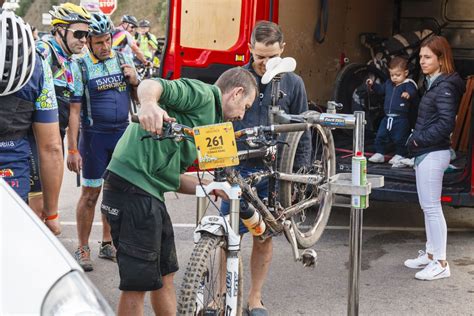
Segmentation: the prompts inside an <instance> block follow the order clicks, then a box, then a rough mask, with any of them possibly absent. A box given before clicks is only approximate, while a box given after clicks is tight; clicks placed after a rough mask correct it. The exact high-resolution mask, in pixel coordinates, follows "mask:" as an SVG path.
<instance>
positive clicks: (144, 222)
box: [101, 171, 178, 291]
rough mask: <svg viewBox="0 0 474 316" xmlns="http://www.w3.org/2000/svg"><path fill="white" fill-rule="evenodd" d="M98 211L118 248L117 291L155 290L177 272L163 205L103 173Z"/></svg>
mask: <svg viewBox="0 0 474 316" xmlns="http://www.w3.org/2000/svg"><path fill="white" fill-rule="evenodd" d="M104 179H105V182H104V195H103V200H102V205H101V211H102V213H103V214H105V215H106V216H107V220H108V222H109V224H110V227H111V233H112V239H113V242H114V246H115V247H116V249H117V262H118V266H119V273H120V286H119V288H120V290H122V291H154V290H158V289H160V288H161V287H162V286H163V282H162V276H164V275H167V274H170V273H173V272H176V271H178V259H177V257H176V247H175V243H174V232H173V226H172V223H171V219H170V217H169V214H168V212H167V210H166V206H165V204H164V203H163V202H162V201H160V200H158V199H157V198H155V197H154V196H152V195H151V194H149V193H147V192H145V191H143V190H141V189H140V188H138V187H136V186H135V185H133V184H131V183H129V182H127V181H126V180H124V179H123V178H121V177H119V176H117V175H115V174H113V173H112V172H110V171H106V173H105V175H104Z"/></svg>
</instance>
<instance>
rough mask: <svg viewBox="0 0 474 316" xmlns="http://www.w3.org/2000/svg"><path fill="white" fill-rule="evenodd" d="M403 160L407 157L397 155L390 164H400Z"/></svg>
mask: <svg viewBox="0 0 474 316" xmlns="http://www.w3.org/2000/svg"><path fill="white" fill-rule="evenodd" d="M402 159H405V157H403V156H400V155H395V156H393V157H392V159H390V160H389V161H388V163H389V164H391V165H393V164H395V163H397V162H399V161H400V160H402Z"/></svg>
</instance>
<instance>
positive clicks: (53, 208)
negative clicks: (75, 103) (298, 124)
mask: <svg viewBox="0 0 474 316" xmlns="http://www.w3.org/2000/svg"><path fill="white" fill-rule="evenodd" d="M33 131H34V133H35V138H36V144H37V146H38V153H39V162H40V177H41V184H42V186H43V197H44V209H43V212H44V214H45V215H46V216H51V215H54V214H56V213H57V211H58V200H59V191H60V190H61V182H62V179H63V170H64V162H63V151H62V145H61V136H60V135H59V124H58V123H34V124H33Z"/></svg>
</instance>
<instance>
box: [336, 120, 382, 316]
mask: <svg viewBox="0 0 474 316" xmlns="http://www.w3.org/2000/svg"><path fill="white" fill-rule="evenodd" d="M354 116H355V127H354V137H353V149H354V156H353V157H352V172H351V173H339V174H336V175H334V176H332V177H331V178H330V179H329V182H328V187H329V190H330V192H331V193H336V194H342V195H350V196H351V204H350V205H346V204H344V205H341V204H338V205H337V206H343V207H350V208H351V219H350V233H349V235H350V237H349V238H350V240H349V245H350V255H349V264H350V270H349V297H348V302H347V315H349V316H354V315H359V274H360V265H361V250H362V216H363V211H364V209H366V208H368V207H369V194H370V192H371V189H372V188H379V187H383V182H384V178H383V176H379V175H368V174H367V161H366V160H365V157H364V125H365V112H362V111H356V112H354ZM333 205H334V204H333Z"/></svg>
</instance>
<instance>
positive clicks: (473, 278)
mask: <svg viewBox="0 0 474 316" xmlns="http://www.w3.org/2000/svg"><path fill="white" fill-rule="evenodd" d="M75 181H76V180H75V175H73V174H71V173H70V172H68V171H66V172H65V179H64V183H63V188H62V192H61V199H60V210H61V220H62V222H63V233H62V235H61V237H60V240H61V241H62V243H63V244H64V246H65V247H66V248H67V249H68V250H69V251H70V252H71V253H73V251H74V249H75V247H76V246H77V235H76V224H75V206H76V203H77V200H78V198H79V195H80V188H77V187H76V185H75V183H76V182H75ZM166 198H167V202H166V204H167V207H168V211H169V213H170V215H171V217H172V220H173V223H174V226H175V228H174V229H175V235H176V246H177V251H178V260H179V262H180V267H181V269H180V271H179V272H178V273H177V276H176V286H177V288H179V284H180V282H181V280H182V276H183V273H184V269H185V267H186V263H187V260H188V258H189V255H190V253H191V251H192V247H193V242H192V236H193V222H194V216H195V215H194V214H195V213H194V209H195V200H194V197H192V196H184V195H175V194H168V195H167V196H166ZM99 201H100V199H99ZM99 214H100V213H99V208H98V207H97V208H96V217H95V222H94V226H93V231H92V235H91V238H90V246H91V249H92V259H93V264H94V271H92V272H89V273H88V274H87V275H88V276H89V277H90V279H91V280H92V281H93V283H94V284H95V285H96V286H97V287H98V288H99V290H100V291H101V292H102V293H103V294H104V296H105V297H106V298H107V300H108V301H109V303H110V305H111V306H112V307H113V308H114V309H115V308H116V306H117V303H118V297H119V290H118V282H119V278H118V270H117V266H116V264H115V263H113V262H111V261H107V260H103V259H99V258H97V254H98V247H99V241H100V238H101V229H102V227H101V225H100V217H99ZM445 214H446V217H447V221H448V227H449V233H448V248H447V252H448V260H449V262H450V266H451V277H450V278H448V279H443V280H438V281H431V282H429V281H418V280H416V279H414V275H415V273H416V271H415V270H411V269H408V268H406V267H404V266H403V261H404V260H405V259H407V258H413V257H415V256H416V255H417V252H418V250H419V249H424V240H425V236H424V229H423V227H424V224H423V217H422V212H421V210H420V209H419V206H418V205H413V204H402V203H385V202H384V203H382V202H375V201H371V206H370V208H369V209H367V210H366V211H365V212H364V230H363V245H362V247H363V251H362V271H361V274H360V300H359V304H360V307H359V311H360V314H361V315H474V210H473V209H466V208H462V209H452V208H449V207H446V208H445ZM348 225H349V209H347V208H333V210H332V214H331V218H330V221H329V225H328V227H327V229H326V231H325V233H324V234H323V236H322V238H321V240H320V241H319V242H318V243H317V244H316V245H315V247H314V248H315V250H316V251H317V253H318V258H319V259H318V264H317V266H316V267H315V268H314V269H308V268H303V266H302V265H301V264H300V263H295V262H294V261H293V257H292V252H291V247H290V245H289V244H288V242H287V241H286V239H285V237H283V236H280V237H278V238H275V240H274V255H273V261H272V266H271V270H270V273H269V277H268V281H267V283H266V286H265V289H264V303H265V305H266V307H267V308H268V310H269V312H270V315H344V314H346V313H347V296H348V265H349V264H348V261H349V260H348V258H349V245H348V243H349V229H348ZM242 245H243V247H242V248H243V251H242V252H243V258H244V274H245V278H244V287H245V290H246V291H247V290H248V285H249V270H248V266H249V265H248V259H249V255H250V250H251V248H250V247H251V239H250V237H249V236H245V237H244V239H243V243H242ZM146 315H153V311H152V309H151V307H150V304H149V303H148V302H147V303H146Z"/></svg>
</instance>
